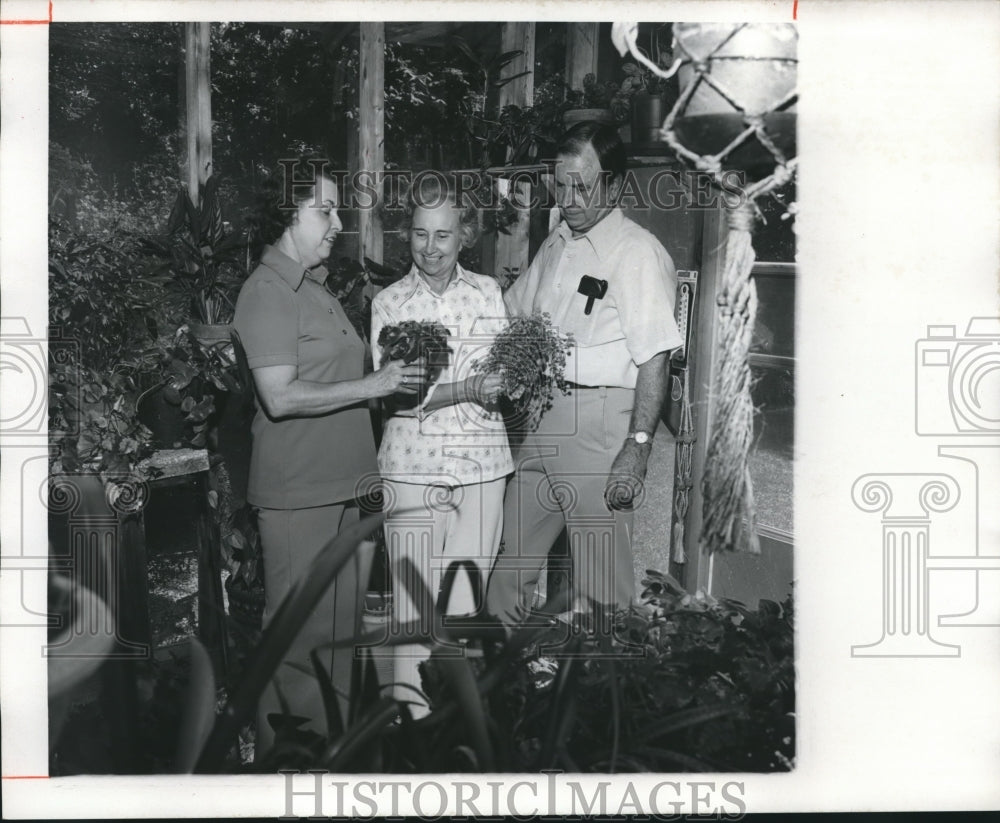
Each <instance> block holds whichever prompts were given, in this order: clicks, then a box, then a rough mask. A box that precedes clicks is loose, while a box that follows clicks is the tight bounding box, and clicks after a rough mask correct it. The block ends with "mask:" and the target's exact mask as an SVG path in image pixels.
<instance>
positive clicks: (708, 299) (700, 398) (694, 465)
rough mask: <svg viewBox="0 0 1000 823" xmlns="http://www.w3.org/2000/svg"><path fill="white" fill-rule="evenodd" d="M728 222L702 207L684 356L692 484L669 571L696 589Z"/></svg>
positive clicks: (704, 565)
mask: <svg viewBox="0 0 1000 823" xmlns="http://www.w3.org/2000/svg"><path fill="white" fill-rule="evenodd" d="M728 237H729V224H728V222H727V219H726V211H725V209H724V208H723V206H722V204H721V203H720V204H719V205H717V206H716V207H715V208H714V209H712V210H710V211H706V212H705V223H704V229H703V233H702V244H701V271H700V272H699V274H698V305H697V313H696V316H695V321H694V331H693V335H692V342H691V355H690V358H689V367H688V370H689V373H690V380H691V384H690V389H691V416H692V418H693V423H694V435H695V443H694V447H693V455H692V458H693V459H692V461H691V475H692V489H691V496H690V498H689V503H688V513H687V515H688V516H687V525H686V527H685V530H684V552H685V554H686V555H687V563H686V564H685V567H684V568H683V570H681V569H674V568H673V567H672V571H673V572H674V575H675V576H677V575H678V573H680V574H681V575H682V582H683V583H684V586H685V587H686V588H687V590H688V591H690V592H694V591H697V590H698V589H705V590H706V591H708V587H709V582H710V572H711V558H710V557H709V556H708V555H707V554H703V553H702V551H701V548H700V546H699V537H700V536H701V526H702V505H703V503H704V498H703V496H702V493H701V480H702V478H703V477H704V476H705V463H706V459H707V456H708V438H709V435H710V434H711V431H712V417H713V415H714V411H715V401H714V399H713V397H712V391H711V388H712V377H713V375H714V374H715V370H716V368H718V362H717V361H718V357H719V352H718V347H717V346H716V344H715V337H716V325H717V315H716V308H717V303H716V298H717V296H718V293H719V286H720V283H721V280H722V277H721V274H722V270H723V267H724V266H725V265H726V240H727V238H728Z"/></svg>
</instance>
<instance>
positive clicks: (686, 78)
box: [673, 23, 798, 169]
mask: <svg viewBox="0 0 1000 823" xmlns="http://www.w3.org/2000/svg"><path fill="white" fill-rule="evenodd" d="M673 30H674V43H675V54H678V55H680V56H681V57H682V60H681V65H680V70H679V72H678V78H679V81H680V89H681V94H682V95H683V94H684V93H685V91H686V90H687V89H688V88H689V87H690V86H691V85H692V84H697V85H696V87H695V89H694V90H693V92H692V94H691V97H690V99H689V100H688V101H687V104H686V106H685V107H684V110H683V111H682V112H680V113H679V116H678V118H677V120H676V121H675V122H674V130H675V132H676V133H677V136H678V138H679V139H680V141H681V143H683V144H684V145H685V146H686V147H687V148H689V149H690V150H692V151H694V152H697V153H698V154H701V155H709V154H717V153H719V152H720V151H722V150H723V149H724V148H725V147H726V146H727V145H728V144H729V143H730V142H731V141H732V140H734V139H735V138H736V137H737V136H738V135H739V134H740V133H741V132H742V131H744V130H745V129H746V128H747V123H746V120H745V118H744V114H745V115H746V116H750V117H758V116H759V117H761V118H762V123H763V125H764V127H765V129H766V130H767V133H768V135H769V136H770V137H771V139H772V140H773V141H774V142H775V144H776V145H777V147H778V148H779V149H780V150H781V151H782V152H783V153H784V154H785V156H786V157H790V156H791V155H793V154H794V153H795V102H794V98H793V100H792V101H790V102H789V103H788V104H786V105H784V106H783V107H782V108H781V109H780V110H775V109H776V107H777V106H778V104H779V103H781V102H782V101H783V100H784V99H785V98H786V97H788V95H789V94H790V93H792V92H793V91H794V90H795V88H796V80H797V69H798V33H797V31H796V28H795V26H794V25H792V24H789V23H751V24H736V23H675V24H674V27H673ZM699 63H704V64H705V65H706V66H707V74H708V75H710V76H711V78H712V80H713V81H714V82H715V83H716V84H717V85H718V86H720V87H721V88H722V89H723V90H724V91H725V92H726V95H728V97H729V98H730V99H731V100H732V102H730V101H729V100H727V99H726V97H725V96H723V95H722V94H720V92H719V91H718V90H716V89H715V88H713V87H712V85H711V84H710V83H709V82H707V81H706V80H705V79H704V78H703V77H702V76H701V74H700V72H699ZM734 103H735V104H736V106H738V107H739V108H736V107H734V105H733V104H734ZM740 109H742V110H743V111H740ZM724 164H725V166H726V167H728V168H737V169H751V168H754V167H757V166H764V165H773V164H774V157H773V155H772V154H771V152H770V151H768V150H767V149H766V148H765V147H764V146H763V145H762V144H761V143H760V142H759V141H757V140H756V139H750V140H747V141H745V142H744V143H742V144H741V145H740V147H739V148H737V149H735V150H733V151H732V152H731V153H730V154H729V155H728V156H727V157H726V158H724Z"/></svg>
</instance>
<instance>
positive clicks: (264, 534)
mask: <svg viewBox="0 0 1000 823" xmlns="http://www.w3.org/2000/svg"><path fill="white" fill-rule="evenodd" d="M311 167H312V168H314V169H315V166H314V165H313V166H311ZM282 172H283V174H282V177H281V184H282V185H281V186H280V187H278V188H277V189H276V190H275V191H274V196H273V197H272V198H270V202H269V209H268V215H267V219H265V220H264V221H263V222H264V224H265V225H269V226H271V227H272V229H271V232H270V238H271V239H272V240H273V242H272V244H271V245H266V246H265V247H264V250H263V253H262V254H261V258H260V265H259V266H258V267H257V269H256V270H255V271H254V272H253V274H251V275H250V277H249V278H248V279H247V282H246V283H245V284H244V285H243V288H242V289H241V291H240V295H239V299H238V300H237V303H236V316H235V320H234V324H235V326H236V330H237V331H238V333H239V335H240V339H241V341H242V343H243V347H244V349H245V350H246V355H247V361H248V363H249V365H250V368H251V369H252V371H253V379H254V384H255V387H256V390H257V398H258V401H259V409H258V411H257V414H256V417H255V418H254V422H253V427H252V430H253V448H252V451H251V458H250V478H249V485H248V490H247V500H248V502H249V503H250V504H251V505H253V506H255V507H256V508H257V510H258V523H259V527H260V538H261V547H262V553H263V564H264V594H265V606H264V625H265V626H266V625H267V623H268V622H269V621H270V619H271V618H272V617H273V616H274V613H275V610H276V609H277V607H278V605H279V604H280V603H281V601H282V599H283V598H284V596H285V595H286V594H287V593H288V591H289V589H290V588H291V587H292V585H293V584H294V583H295V582H296V580H298V579H300V578H301V577H302V576H303V575H304V574H305V572H306V570H307V569H308V567H309V564H310V563H311V561H312V560H313V558H314V557H315V556H316V555H317V554H318V553H319V551H320V550H321V549H322V548H323V546H325V545H326V544H327V543H328V542H329V541H330V540H331V539H332V538H333V537H334V536H335V535H336V534H337V533H338V532H339V531H340V529H341V528H343V527H344V526H346V525H347V524H348V523H350V522H354V521H356V520H357V519H358V510H357V506H356V504H355V503H354V498H355V497H356V495H357V491H358V487H359V484H360V483H362V481H363V480H364V479H365V478H366V477H368V476H377V471H378V468H377V465H376V461H375V443H374V438H373V434H372V427H371V418H370V417H369V414H368V408H367V401H368V400H370V399H372V398H377V397H385V396H387V395H390V394H392V393H394V392H403V393H412V392H415V391H416V387H417V385H418V384H419V383H420V382H421V381H422V379H423V371H422V367H421V366H419V365H417V364H411V365H403V364H402V363H399V362H393V363H389V364H387V365H386V366H385V367H384V368H382V369H379V370H378V371H376V372H374V373H371V374H368V375H365V374H364V354H365V346H364V342H363V341H362V340H361V338H360V337H358V335H357V333H356V332H355V331H354V328H353V327H352V326H351V323H350V322H349V320H348V318H347V316H346V314H345V313H344V310H343V308H342V307H341V305H340V303H339V302H338V301H337V299H336V298H335V297H334V296H333V295H332V294H331V293H330V292H329V291H327V289H326V288H325V287H324V281H325V279H326V274H327V273H326V269H325V268H324V267H323V266H322V265H321V264H322V262H323V261H324V260H325V259H326V258H327V257H329V255H330V251H331V249H332V247H333V242H334V240H335V239H336V237H337V234H338V233H339V232H340V230H341V229H342V228H343V226H342V224H341V222H340V219H339V218H338V216H337V208H338V205H339V197H338V192H337V186H336V184H335V182H334V181H333V180H332V179H331V178H329V177H326V176H322V175H321V176H319V177H316V178H315V179H314V180H313V181H312V182H311V183H303V182H302V181H301V180H298V179H294V180H293V171H292V170H288V169H286V167H282ZM275 237H276V239H273V238H275ZM363 565H364V566H365V567H364V568H362V566H363ZM367 578H368V568H367V565H366V564H362V563H359V562H358V561H357V559H355V560H354V561H352V563H351V564H349V565H348V566H347V567H345V569H344V570H343V571H342V572H341V574H340V575H339V576H338V578H337V581H336V583H335V584H334V585H333V586H331V588H330V590H329V591H328V592H327V595H326V597H325V598H324V600H323V601H322V602H321V603H320V605H319V606H317V607H316V609H315V610H314V611H313V614H312V616H311V617H310V619H309V621H308V622H307V624H306V625H305V626H304V628H303V629H302V631H301V632H300V634H299V636H298V637H297V638H296V640H295V642H294V643H293V645H292V646H291V648H290V649H289V651H288V653H287V655H286V661H295V662H297V663H300V664H303V665H305V666H306V667H309V665H310V664H309V652H310V651H311V650H312V649H314V648H316V647H319V646H323V645H325V644H329V643H330V640H331V639H334V638H336V639H341V638H345V637H350V636H352V635H353V634H354V632H355V630H356V628H357V625H358V622H359V615H360V612H361V603H362V600H363V597H364V592H365V589H366V588H367V583H368V579H367ZM352 651H353V650H352V649H350V648H347V649H343V650H337V651H336V652H333V653H331V652H330V651H329V649H323V650H321V656H322V657H323V659H324V664H325V665H328V666H329V671H330V674H331V677H332V679H333V684H334V687H335V688H336V689H337V690H338V691H339V692H340V693H341V697H342V698H343V697H344V696H346V695H347V694H348V693H349V685H350V659H351V655H352ZM275 681H276V682H275ZM279 687H280V691H281V695H282V696H283V697H284V698H285V700H286V701H287V703H288V707H289V709H290V711H291V713H292V714H293V715H297V716H300V717H308V718H309V719H310V721H311V723H310V724H308V725H307V726H306V728H309V727H314V728H316V729H317V730H322V728H323V724H322V721H323V716H324V712H323V702H322V698H321V695H320V692H319V687H318V684H317V681H316V679H315V677H312V676H310V675H308V674H305V673H303V672H300V671H298V670H297V669H295V668H294V667H292V666H287V665H282V666H281V667H280V668H279V670H278V673H277V674H276V675H275V678H274V681H272V683H271V684H270V685H269V687H268V688H267V690H266V691H265V693H264V695H263V696H262V697H261V702H260V706H259V709H258V722H257V745H256V750H257V752H258V753H259V754H263V753H264V752H266V751H267V749H268V748H270V745H271V743H272V742H273V739H274V737H273V731H272V729H271V727H270V725H269V723H268V722H267V715H268V714H269V713H271V712H279V711H280V703H279V699H278V691H277V689H278V688H279Z"/></svg>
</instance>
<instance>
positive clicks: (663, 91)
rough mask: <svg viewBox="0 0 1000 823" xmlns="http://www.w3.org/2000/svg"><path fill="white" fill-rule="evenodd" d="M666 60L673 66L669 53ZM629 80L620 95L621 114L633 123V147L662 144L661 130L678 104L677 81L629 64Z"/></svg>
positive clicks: (618, 104) (626, 74) (627, 76)
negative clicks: (671, 110) (668, 115)
mask: <svg viewBox="0 0 1000 823" xmlns="http://www.w3.org/2000/svg"><path fill="white" fill-rule="evenodd" d="M667 55H668V56H666V57H664V58H663V59H664V60H666V62H665V63H663V64H661V65H663V66H664V67H667V66H668V65H669V61H670V58H669V53H667ZM623 71H624V72H625V79H624V80H623V81H622V84H621V86H620V87H619V91H618V94H617V95H616V101H615V103H616V105H617V106H618V108H619V111H620V113H621V114H622V115H623V116H624V117H626V118H628V119H629V122H630V126H631V137H632V143H633V144H635V145H639V146H643V145H650V144H657V143H659V142H660V127H661V126H662V125H663V121H664V120H665V119H666V117H667V114H669V113H670V109H671V108H672V107H673V105H674V103H676V102H677V97H678V94H679V92H678V88H677V80H676V77H671V78H669V79H666V78H663V77H659V76H658V75H656V74H654V73H653V72H651V71H650V70H649V69H647V68H645V67H644V66H640V65H639V64H638V63H635V62H631V61H629V62H627V63H625V65H624V67H623Z"/></svg>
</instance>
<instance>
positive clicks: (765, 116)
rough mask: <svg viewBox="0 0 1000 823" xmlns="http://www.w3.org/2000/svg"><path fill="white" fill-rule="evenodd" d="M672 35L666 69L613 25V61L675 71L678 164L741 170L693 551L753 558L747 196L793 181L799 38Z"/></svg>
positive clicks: (672, 136)
mask: <svg viewBox="0 0 1000 823" xmlns="http://www.w3.org/2000/svg"><path fill="white" fill-rule="evenodd" d="M673 32H674V57H675V62H674V64H673V66H672V67H671V68H670V69H669V70H668V71H664V70H663V69H661V68H660V67H658V66H656V65H655V64H653V63H652V62H651V61H650V60H648V59H647V58H646V57H645V55H643V54H642V53H641V51H640V50H639V48H638V46H637V44H636V41H637V36H638V26H637V24H635V23H616V24H615V25H614V27H613V30H612V40H613V41H614V43H615V45H616V46H617V48H618V50H619V52H620V53H621V54H624V53H625V51H626V50H627V51H630V52H631V53H632V56H633V57H635V59H636V60H638V61H639V62H640V63H642V64H644V65H645V66H646V67H647V68H649V69H650V70H651V71H655V72H656V73H657V74H659V75H660V76H663V77H669V76H672V75H673V74H674V73H675V72H679V74H678V79H679V83H680V90H681V92H680V97H679V98H678V100H677V103H676V105H675V106H674V107H673V109H672V110H671V112H670V114H669V115H668V116H667V119H666V120H665V121H664V123H663V128H662V130H661V137H662V139H663V140H664V141H666V143H667V144H668V145H669V146H670V147H671V148H672V149H673V150H674V151H675V152H676V153H677V155H678V157H680V158H681V160H682V161H685V162H687V163H689V164H690V165H691V166H693V167H694V168H696V169H698V170H699V171H702V172H705V173H707V174H709V175H711V176H712V177H713V179H714V180H715V181H716V183H718V184H719V185H720V186H721V184H722V182H723V174H724V173H726V172H728V171H739V172H742V177H741V185H740V186H739V195H740V196H739V197H738V198H731V199H736V200H738V202H736V203H732V204H728V205H727V212H728V213H727V217H728V221H729V236H728V239H727V242H726V258H725V269H724V271H723V275H722V280H721V283H720V288H719V294H718V299H717V302H718V323H717V328H718V332H717V336H716V341H715V344H716V346H717V348H718V358H717V361H718V368H717V369H716V373H715V375H714V379H713V383H712V392H713V395H714V398H715V415H714V418H713V420H712V427H711V435H710V438H709V444H708V456H707V459H706V464H705V474H704V477H703V478H702V497H703V501H704V503H703V517H702V533H701V546H702V548H703V549H704V550H707V551H718V550H720V549H736V550H742V551H749V552H753V553H759V551H760V547H759V543H758V540H757V529H756V517H755V512H754V502H753V486H752V484H751V481H750V468H749V457H750V446H751V443H752V439H753V415H754V409H753V401H752V400H751V396H750V387H751V382H752V381H751V372H750V365H749V358H748V354H749V350H750V341H751V338H752V336H753V322H754V316H755V315H756V310H757V295H756V290H755V288H754V284H753V281H752V280H751V277H750V274H751V270H752V269H753V263H754V251H753V246H752V244H751V230H752V227H753V220H754V215H755V214H756V207H755V205H754V200H755V199H756V198H758V197H761V196H763V195H765V194H767V193H768V192H770V191H772V190H774V189H777V188H780V187H781V186H784V185H785V184H786V183H788V182H789V181H791V179H792V177H793V176H794V174H795V168H796V165H797V163H796V160H795V158H794V156H793V155H794V152H795V103H796V101H797V99H798V93H797V90H796V72H797V65H798V60H797V46H798V32H797V30H796V28H795V26H794V25H792V24H786V23H760V24H758V23H674V26H673ZM734 182H735V181H734V180H733V179H732V176H727V177H726V179H725V183H726V188H727V189H728V191H730V192H734V190H735V188H736V187H735V186H734ZM689 425H690V422H689ZM686 508H687V507H686V501H685V503H684V509H685V510H686ZM676 551H677V547H676V546H675V552H676Z"/></svg>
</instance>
